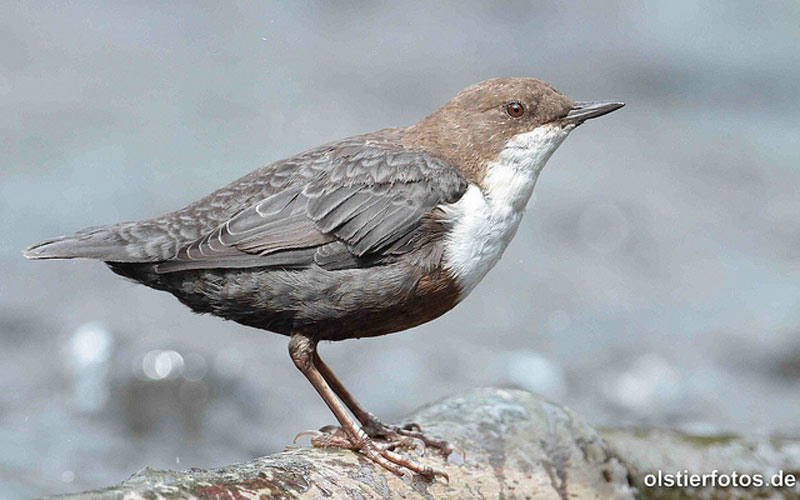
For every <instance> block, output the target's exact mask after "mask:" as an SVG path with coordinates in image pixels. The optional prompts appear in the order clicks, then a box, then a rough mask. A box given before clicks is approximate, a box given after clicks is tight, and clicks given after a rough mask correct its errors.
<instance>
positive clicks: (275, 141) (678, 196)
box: [0, 1, 800, 498]
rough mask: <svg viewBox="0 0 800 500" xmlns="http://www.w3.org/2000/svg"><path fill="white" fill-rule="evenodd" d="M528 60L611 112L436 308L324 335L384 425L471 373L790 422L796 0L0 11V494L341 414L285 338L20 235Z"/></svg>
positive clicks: (607, 407) (765, 424) (659, 418)
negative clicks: (480, 275)
mask: <svg viewBox="0 0 800 500" xmlns="http://www.w3.org/2000/svg"><path fill="white" fill-rule="evenodd" d="M509 75H513V76H537V77H540V78H543V79H545V80H547V81H549V82H551V83H553V84H554V85H555V86H556V87H557V88H558V89H560V90H561V91H562V92H564V93H565V94H567V95H569V96H571V97H573V98H576V99H622V100H625V101H626V102H627V103H628V106H627V107H626V108H624V109H623V110H621V111H619V112H617V113H615V114H613V115H610V116H608V117H604V118H602V119H600V120H597V121H593V122H590V123H587V124H586V125H585V126H583V127H581V128H580V129H578V130H577V131H576V132H574V133H573V134H572V136H571V137H570V138H569V139H568V140H567V141H566V142H565V144H564V145H563V146H562V148H561V149H560V150H559V151H558V152H557V153H556V154H555V155H554V157H553V158H552V159H551V161H550V163H549V165H548V167H547V168H546V169H545V171H544V173H543V175H542V176H541V177H540V181H539V184H538V186H537V188H536V193H535V198H534V200H533V202H532V203H531V205H530V206H529V210H528V214H527V215H526V217H525V219H524V220H523V223H522V226H521V228H520V230H519V233H518V235H517V237H516V239H515V241H514V242H513V243H512V245H511V246H510V248H509V249H508V251H507V252H506V255H505V256H504V258H503V259H502V260H501V262H500V263H499V264H498V265H497V267H496V268H495V269H494V270H493V271H492V272H491V273H490V274H489V275H488V277H487V278H486V279H485V280H484V282H483V283H482V284H481V285H480V286H479V287H478V288H477V289H476V290H475V291H474V292H473V294H472V295H471V296H470V297H469V298H468V299H467V300H466V301H465V302H464V303H463V304H462V305H460V306H459V307H457V308H456V309H455V310H454V311H452V312H450V313H448V314H447V315H446V316H444V317H443V318H441V319H439V320H437V321H435V322H432V323H429V324H427V325H424V326H421V327H419V328H416V329H414V330H412V331H408V332H404V333H402V334H397V335H392V336H387V337H383V338H378V339H370V340H363V341H350V342H345V343H341V344H337V345H325V346H323V348H322V353H323V356H326V357H327V359H328V361H329V363H330V364H331V365H332V366H333V367H334V369H336V370H337V371H338V373H339V374H340V376H341V378H343V379H344V381H345V382H346V384H347V385H348V386H349V387H350V388H351V390H352V391H353V392H354V393H355V394H356V395H357V396H359V397H360V399H361V400H362V401H363V402H364V403H365V404H366V405H367V406H368V407H369V408H370V409H372V410H373V411H374V412H376V413H378V414H379V415H381V416H382V417H385V418H386V419H398V418H400V417H401V416H402V415H403V414H404V413H406V412H408V411H410V410H411V409H413V408H415V407H416V406H418V405H420V404H423V403H425V402H428V401H431V400H434V399H436V398H439V397H442V396H444V395H446V394H449V393H452V392H454V391H458V390H462V389H467V388H471V387H475V386H485V385H506V386H514V387H522V388H527V389H530V390H533V391H537V392H540V393H542V394H544V395H545V396H547V397H549V398H553V399H555V400H557V401H559V402H561V403H564V404H566V405H568V406H570V407H572V408H573V409H575V410H577V411H578V412H579V413H581V414H582V415H583V416H585V417H586V418H587V419H589V420H590V421H592V422H594V423H596V424H598V425H614V426H620V425H662V426H671V427H680V428H683V429H687V430H690V431H695V432H704V433H709V432H728V431H733V432H748V433H757V434H762V435H765V436H766V435H776V434H780V435H797V434H800V418H798V413H800V410H798V408H800V335H799V332H798V328H799V327H798V325H800V308H798V306H799V305H800V217H798V213H800V166H799V165H800V146H798V137H799V136H800V120H798V116H800V104H799V103H800V99H798V97H797V88H798V81H799V80H798V79H799V78H800V4H798V3H796V2H769V3H761V2H752V3H750V2H724V3H712V2H689V1H685V2H684V1H673V2H663V3H657V2H638V3H633V2H613V1H604V2H554V3H541V4H539V3H502V4H501V3H497V4H495V3H493V2H492V3H485V4H484V3H478V2H453V3H449V4H438V5H436V6H431V5H425V4H422V3H420V4H401V3H395V4H390V5H387V4H373V3H371V2H362V3H358V2H354V3H342V4H337V5H334V4H333V3H318V4H300V3H294V2H291V3H290V2H287V3H286V4H282V5H281V4H277V3H261V2H255V3H249V4H245V3H231V2H225V3H224V6H223V4H222V3H221V4H218V5H213V4H211V3H203V2H101V1H92V2H52V3H50V2H11V1H6V2H3V3H2V6H0V143H1V144H2V148H1V149H2V155H0V162H1V163H0V169H1V170H0V220H2V222H3V234H4V236H3V237H2V238H0V266H1V267H0V496H7V497H9V498H15V497H19V496H30V495H38V494H44V493H55V492H67V491H76V490H80V489H83V488H87V487H93V486H98V485H102V484H105V483H111V482H116V481H119V480H122V479H124V478H126V477H127V476H128V475H129V474H131V473H133V472H135V471H136V470H138V469H140V468H141V467H143V466H145V465H150V466H154V467H172V468H175V467H178V468H186V467H190V466H200V467H209V466H217V465H222V464H225V463H228V462H230V461H235V460H246V459H249V458H252V457H255V456H259V455H263V454H266V453H269V452H274V451H276V450H279V449H281V448H282V447H284V446H287V445H289V444H291V440H292V438H293V436H294V435H295V433H297V432H299V431H302V430H305V429H312V428H317V427H320V426H322V425H324V424H328V423H332V422H333V418H332V416H331V415H330V414H329V413H328V411H327V409H326V408H325V407H324V405H323V403H322V402H321V401H320V400H319V399H318V398H317V396H316V394H315V393H314V392H313V390H312V389H311V387H310V386H309V385H308V384H307V382H306V381H305V380H304V379H303V377H302V376H300V374H299V373H296V370H295V368H294V367H293V365H292V363H291V362H290V360H289V359H288V356H287V354H286V339H285V338H283V337H280V336H276V335H271V334H268V333H264V332H260V331H257V330H253V329H248V328H245V327H242V326H238V325H236V324H233V323H226V322H223V321H221V320H218V319H216V318H211V317H200V316H195V315H193V314H192V313H190V312H189V311H188V310H186V309H185V308H184V307H183V306H181V305H180V304H178V302H177V301H176V300H175V299H173V298H172V297H170V296H168V295H166V294H163V293H159V292H155V291H152V290H149V289H147V288H145V287H142V286H138V285H134V284H131V283H128V282H126V281H124V280H122V279H120V278H118V277H116V276H114V275H113V274H112V273H110V272H109V271H108V270H106V269H105V268H104V266H102V265H101V264H98V263H91V262H45V263H42V262H26V261H24V260H23V259H22V257H21V255H20V250H21V249H22V248H24V247H25V246H27V245H28V244H31V243H34V242H36V241H38V240H41V239H43V238H45V237H48V236H54V235H57V234H64V233H70V232H72V231H74V230H78V229H81V228H83V227H85V226H90V225H99V224H106V223H112V222H116V221H119V220H126V219H127V220H129V219H138V218H147V217H151V216H155V215H159V214H160V213H163V212H166V211H169V210H172V209H176V208H180V207H181V206H183V205H185V204H187V203H189V202H191V201H192V200H194V199H196V198H198V197H200V196H202V195H204V194H206V193H208V192H210V191H212V190H213V189H215V188H217V187H219V186H221V185H223V184H225V183H227V182H228V181H231V180H233V179H235V178H237V177H239V176H240V175H243V174H245V173H247V172H249V171H250V170H252V169H254V168H256V167H258V166H260V165H262V164H264V163H267V162H270V161H274V160H277V159H280V158H283V157H286V156H289V155H292V154H294V153H297V152H300V151H302V150H304V149H306V148H309V147H313V146H315V145H318V144H321V143H323V142H328V141H330V140H333V139H337V138H341V137H345V136H349V135H354V134H359V133H363V132H367V131H372V130H375V129H379V128H383V127H387V126H397V125H406V124H410V123H414V122H415V121H417V120H418V119H420V118H421V117H422V116H424V115H425V114H427V113H429V112H430V111H432V110H433V109H435V108H436V107H437V106H439V105H441V104H443V103H444V102H446V101H447V100H448V99H449V98H450V97H452V96H453V95H454V94H455V93H456V92H458V91H459V90H460V89H462V88H463V87H465V86H467V85H469V84H471V83H474V82H476V81H479V80H482V79H486V78H490V77H494V76H509Z"/></svg>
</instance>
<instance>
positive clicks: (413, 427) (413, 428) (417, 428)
mask: <svg viewBox="0 0 800 500" xmlns="http://www.w3.org/2000/svg"><path fill="white" fill-rule="evenodd" d="M403 430H406V431H413V432H422V427H420V426H419V424H417V423H416V422H409V423H407V424H406V425H404V426H403Z"/></svg>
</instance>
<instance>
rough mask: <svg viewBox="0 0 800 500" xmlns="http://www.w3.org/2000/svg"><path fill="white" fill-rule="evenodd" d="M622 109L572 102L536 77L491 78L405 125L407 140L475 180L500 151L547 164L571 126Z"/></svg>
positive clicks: (610, 103)
mask: <svg viewBox="0 0 800 500" xmlns="http://www.w3.org/2000/svg"><path fill="white" fill-rule="evenodd" d="M622 106H624V103H621V102H617V101H593V102H581V101H573V100H572V99H569V98H568V97H566V96H564V95H563V94H561V93H560V92H559V91H557V90H556V89H555V88H553V87H552V86H551V85H550V84H548V83H545V82H543V81H541V80H537V79H535V78H494V79H492V80H486V81H484V82H480V83H476V84H475V85H472V86H470V87H467V88H466V89H464V90H462V91H461V92H459V93H458V95H456V96H455V97H454V98H453V99H452V100H450V102H448V103H447V104H445V105H444V106H442V107H441V108H439V109H437V110H436V111H434V112H433V113H431V114H430V115H428V116H427V117H425V118H424V119H422V120H421V121H420V122H419V123H417V124H416V125H413V126H411V127H409V128H408V129H407V131H406V138H407V140H410V141H411V143H412V144H415V145H416V144H419V145H422V146H423V147H424V148H426V149H427V150H430V151H431V152H433V153H435V154H439V155H441V156H443V157H444V158H445V159H447V160H450V161H452V162H453V163H454V164H457V165H459V166H460V168H462V169H463V170H464V171H465V174H466V175H467V177H468V178H471V180H474V181H476V182H479V181H480V179H481V177H482V175H483V173H484V172H485V169H486V165H487V164H488V163H489V162H491V161H494V160H496V159H497V158H498V156H499V155H500V154H501V153H502V152H503V151H504V150H505V151H506V152H507V151H509V148H510V150H512V151H515V150H518V151H517V152H518V153H519V154H520V155H526V154H527V155H529V156H531V158H534V159H536V158H538V159H540V160H541V159H543V160H544V161H546V160H547V158H549V156H550V155H551V154H552V153H553V151H555V149H556V148H557V147H558V146H559V145H560V144H561V142H562V141H563V140H564V138H566V136H567V135H568V134H569V133H570V132H571V131H572V130H573V129H574V128H575V127H577V126H578V125H580V124H581V123H583V122H584V121H586V120H588V119H590V118H596V117H598V116H602V115H605V114H607V113H610V112H612V111H614V110H616V109H619V108H621V107H622ZM544 161H537V162H534V163H536V164H539V165H543V164H544Z"/></svg>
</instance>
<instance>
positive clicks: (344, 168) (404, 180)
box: [156, 143, 467, 273]
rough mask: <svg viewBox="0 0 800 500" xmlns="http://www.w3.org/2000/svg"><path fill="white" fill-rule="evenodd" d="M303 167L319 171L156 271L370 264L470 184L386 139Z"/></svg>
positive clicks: (399, 246) (401, 244) (397, 249)
mask: <svg viewBox="0 0 800 500" xmlns="http://www.w3.org/2000/svg"><path fill="white" fill-rule="evenodd" d="M298 168H309V169H315V171H314V172H312V173H310V174H309V173H308V172H307V173H305V175H301V176H298V178H301V179H303V182H301V183H298V184H297V185H294V186H291V187H287V188H286V189H284V190H282V191H279V192H277V193H274V194H272V195H270V196H268V197H267V198H265V199H263V200H261V201H259V202H257V203H255V204H253V205H251V206H250V207H248V208H246V209H245V210H243V211H242V212H240V213H238V214H237V215H235V216H234V217H232V218H231V219H229V220H227V221H226V222H224V223H222V224H220V225H219V226H218V227H217V228H215V229H214V230H212V231H210V232H209V233H207V234H205V235H204V236H203V237H201V238H199V239H197V240H195V241H194V242H192V243H191V244H189V245H186V246H184V247H182V248H181V249H180V250H179V251H178V253H177V255H176V257H175V258H174V259H171V260H168V261H166V262H162V263H160V264H158V265H157V267H156V271H157V272H159V273H168V272H174V271H182V270H188V269H208V268H243V267H281V268H303V267H308V266H310V265H312V264H316V265H318V266H321V267H324V268H326V269H342V268H349V267H359V266H365V265H370V263H373V262H375V261H376V260H380V259H381V258H384V257H386V256H388V255H397V254H401V253H403V252H406V251H408V250H409V249H410V248H411V246H410V242H411V241H412V239H413V236H414V234H415V232H416V231H417V230H418V229H419V228H420V225H421V223H422V220H423V218H424V216H425V214H426V213H429V212H430V211H431V210H432V209H434V208H435V207H436V206H437V205H439V204H441V203H453V202H455V201H456V200H458V199H459V198H460V197H461V196H462V195H463V194H464V192H465V191H466V189H467V181H466V180H465V178H464V177H463V175H461V173H460V172H459V171H458V170H456V169H455V168H453V167H452V166H451V165H449V164H447V163H445V162H443V161H441V160H439V159H436V158H433V157H431V156H428V155H425V154H422V153H419V152H414V151H409V150H405V149H400V148H387V147H386V146H385V145H380V146H377V145H369V144H363V143H362V144H360V145H359V144H356V145H348V146H347V147H344V148H342V149H339V150H336V151H335V152H334V153H333V154H331V155H330V156H328V157H327V159H326V162H324V163H320V162H317V163H314V164H311V165H309V166H307V167H304V166H302V165H301V166H299V167H298Z"/></svg>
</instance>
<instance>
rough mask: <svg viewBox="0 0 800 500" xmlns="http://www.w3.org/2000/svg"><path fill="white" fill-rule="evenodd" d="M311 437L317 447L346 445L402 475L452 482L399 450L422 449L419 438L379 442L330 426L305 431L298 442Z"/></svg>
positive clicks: (389, 439) (440, 472) (434, 469)
mask: <svg viewBox="0 0 800 500" xmlns="http://www.w3.org/2000/svg"><path fill="white" fill-rule="evenodd" d="M307 436H310V437H311V444H312V445H313V446H314V447H315V448H344V449H347V450H353V451H359V452H361V453H362V454H364V456H366V457H367V458H369V459H370V460H372V461H373V462H375V463H377V464H378V465H380V466H381V467H383V468H384V469H386V470H388V471H389V472H392V473H394V474H397V475H398V476H408V477H411V476H412V475H413V473H417V474H419V475H421V476H424V477H425V478H427V479H435V478H436V477H437V476H438V477H441V478H443V479H445V480H446V481H448V482H449V481H450V477H449V476H448V475H447V473H446V472H444V471H443V470H441V469H437V468H435V467H431V466H429V465H424V464H421V463H419V462H417V461H416V460H413V459H411V458H409V457H407V456H405V455H402V454H400V453H398V452H397V451H395V450H398V449H400V448H409V447H411V448H416V449H419V447H420V442H419V441H418V440H416V438H409V437H407V436H399V437H400V438H402V439H391V438H387V439H384V440H382V441H379V442H376V441H373V440H372V439H370V437H369V436H367V435H366V434H362V436H358V437H355V438H351V437H350V436H349V435H348V434H347V432H345V431H344V429H342V428H341V427H338V426H335V425H326V426H325V427H323V428H321V429H320V430H318V431H305V432H301V433H300V434H298V435H297V437H295V438H294V440H295V441H297V440H298V439H300V438H302V437H307ZM423 448H424V446H423Z"/></svg>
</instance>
